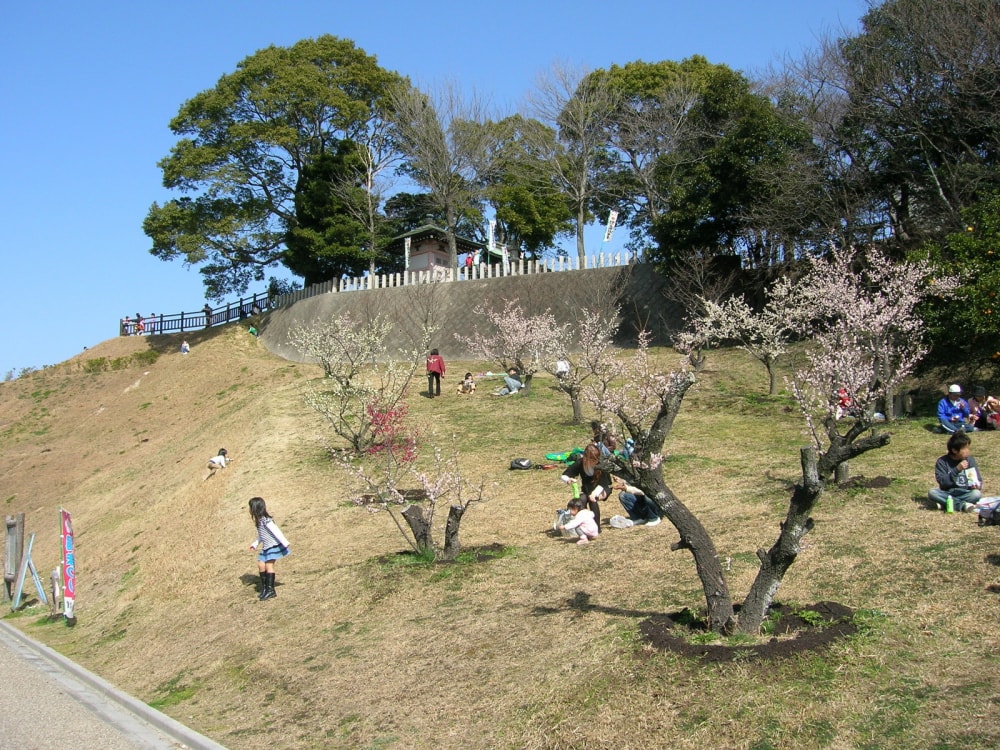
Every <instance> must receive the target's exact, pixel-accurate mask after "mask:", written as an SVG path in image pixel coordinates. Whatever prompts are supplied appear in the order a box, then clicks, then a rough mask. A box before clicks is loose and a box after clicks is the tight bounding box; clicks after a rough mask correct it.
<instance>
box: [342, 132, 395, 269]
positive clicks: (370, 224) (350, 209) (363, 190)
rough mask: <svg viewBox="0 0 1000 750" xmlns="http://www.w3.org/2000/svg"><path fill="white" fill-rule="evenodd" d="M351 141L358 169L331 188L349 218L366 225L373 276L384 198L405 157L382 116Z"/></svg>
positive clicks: (382, 218) (370, 267)
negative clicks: (391, 171)
mask: <svg viewBox="0 0 1000 750" xmlns="http://www.w3.org/2000/svg"><path fill="white" fill-rule="evenodd" d="M352 139H353V140H354V143H355V144H357V150H356V152H355V154H356V158H357V168H356V169H354V170H353V171H352V172H350V173H348V174H347V175H343V176H342V178H341V179H340V180H338V181H336V182H334V183H333V184H332V185H331V186H330V189H331V191H332V192H333V194H334V195H335V196H336V197H337V198H339V199H340V201H341V202H342V206H343V208H344V210H345V211H346V212H347V213H348V215H349V216H350V217H351V218H352V219H354V220H355V221H357V222H358V223H359V224H361V225H362V226H364V228H365V233H366V234H367V240H366V245H367V253H368V256H369V265H368V271H369V273H370V274H371V275H372V276H374V275H375V272H376V259H377V257H378V249H379V246H380V245H381V243H382V240H383V239H384V232H383V227H384V226H385V224H386V222H385V217H384V215H383V214H382V213H381V211H380V210H379V209H380V208H381V206H382V199H383V196H384V195H385V194H386V193H387V192H388V191H389V190H390V189H391V188H392V181H391V179H390V174H389V173H390V170H391V169H392V168H394V167H395V166H397V165H398V164H399V162H400V160H401V159H402V154H400V152H399V151H398V149H397V148H396V145H395V143H394V141H393V138H392V127H391V125H390V124H389V121H388V120H387V119H386V118H385V117H384V116H383V115H382V113H378V116H377V117H372V118H370V119H369V120H368V121H367V122H365V123H363V124H362V125H361V126H360V127H358V128H357V130H356V131H354V132H352Z"/></svg>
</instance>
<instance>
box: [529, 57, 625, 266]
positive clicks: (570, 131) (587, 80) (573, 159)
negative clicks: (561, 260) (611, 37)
mask: <svg viewBox="0 0 1000 750" xmlns="http://www.w3.org/2000/svg"><path fill="white" fill-rule="evenodd" d="M619 98H620V97H619V95H618V94H617V93H616V90H615V89H614V87H613V86H611V85H610V83H609V82H608V81H607V79H606V77H604V76H588V75H587V72H586V71H585V70H582V69H579V68H571V67H568V66H566V65H563V64H560V63H557V64H554V65H553V66H552V68H551V69H550V70H549V71H548V72H547V73H546V74H543V75H541V76H540V77H539V79H538V83H537V87H536V90H535V91H534V92H532V94H531V95H530V96H529V99H528V108H529V110H530V113H531V115H532V116H533V117H535V118H536V119H538V120H539V121H541V122H542V123H544V124H545V125H548V126H550V127H551V128H552V129H553V130H554V131H555V133H556V140H555V142H554V143H552V142H551V141H546V142H542V143H539V144H538V148H537V151H538V153H539V154H540V155H541V157H542V159H543V163H544V164H545V165H546V166H547V168H548V171H549V176H550V178H551V180H552V182H553V184H554V185H555V186H556V188H557V189H558V190H559V191H560V192H562V193H563V194H564V195H565V196H566V200H567V202H568V203H569V205H570V206H571V207H572V209H573V214H574V217H575V224H576V252H577V256H578V257H579V259H580V264H581V266H582V265H583V263H584V262H585V259H586V257H587V253H586V247H585V244H584V234H583V230H584V227H586V225H587V223H588V222H589V221H590V219H591V216H592V214H591V211H590V209H591V205H592V203H593V199H594V197H595V194H596V192H597V187H598V184H599V181H600V169H601V167H602V166H604V165H606V163H607V154H606V146H607V128H608V125H609V123H610V119H611V116H612V114H613V113H614V111H615V108H616V107H617V105H618V102H619Z"/></svg>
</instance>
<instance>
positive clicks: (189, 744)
mask: <svg viewBox="0 0 1000 750" xmlns="http://www.w3.org/2000/svg"><path fill="white" fill-rule="evenodd" d="M0 631H2V632H0V638H3V637H7V638H9V639H10V640H12V641H15V642H16V644H17V645H18V646H19V647H21V648H24V649H27V650H29V651H31V652H33V653H34V654H36V655H37V656H39V657H41V658H42V659H44V660H46V661H47V662H49V663H50V664H52V665H54V666H55V667H57V668H58V669H60V670H62V671H63V672H65V673H67V674H69V675H71V676H72V677H73V678H74V679H76V680H77V681H79V682H80V683H82V684H83V685H85V686H87V687H89V688H91V689H92V690H94V691H95V692H97V693H98V694H99V695H101V696H102V697H104V698H106V699H107V700H109V701H111V702H112V703H114V704H116V705H118V706H119V707H120V708H122V709H124V710H126V711H128V712H129V713H131V714H133V715H134V716H136V717H138V718H139V719H140V720H142V721H144V722H146V723H147V724H149V725H150V726H152V727H155V728H156V729H158V730H159V731H160V732H163V733H164V734H165V735H167V737H169V738H170V739H172V740H174V741H176V742H178V743H180V744H181V745H182V746H183V747H185V748H188V749H189V750H226V748H225V746H223V745H220V744H219V743H217V742H215V741H214V740H210V739H209V738H208V737H205V736H204V735H202V734H199V733H198V732H195V731H194V730H193V729H190V728H189V727H186V726H184V725H183V724H181V723H180V722H179V721H176V720H175V719H172V718H170V717H169V716H167V715H166V714H164V713H161V712H160V711H157V710H156V709H155V708H152V707H151V706H149V705H147V704H145V703H143V702H142V701H140V700H137V699H136V698H133V697H132V696H130V695H127V694H126V693H123V692H122V691H121V690H119V689H118V688H116V687H115V686H114V685H112V684H111V683H110V682H108V681H107V680H104V679H102V678H101V677H98V676H97V675H95V674H94V673H92V672H89V671H88V670H86V669H84V668H83V667H81V666H80V665H79V664H76V663H75V662H73V661H71V660H69V659H67V658H66V657H65V656H63V655H62V654H60V653H58V652H57V651H54V650H53V649H51V648H49V647H48V646H46V645H44V644H42V643H39V642H38V641H36V640H34V639H32V638H30V637H28V636H27V635H25V634H24V633H22V632H21V631H20V630H18V629H17V628H15V627H14V626H12V625H10V624H8V623H6V622H3V621H0Z"/></svg>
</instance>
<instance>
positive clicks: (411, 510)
mask: <svg viewBox="0 0 1000 750" xmlns="http://www.w3.org/2000/svg"><path fill="white" fill-rule="evenodd" d="M401 515H402V516H403V518H405V519H406V523H407V525H408V526H409V527H410V531H411V532H412V533H413V540H414V541H415V542H416V543H417V549H419V550H420V551H421V552H426V551H428V550H433V549H434V540H433V539H431V524H430V520H429V519H428V518H427V511H426V510H424V509H423V508H421V507H420V506H419V505H410V506H408V507H407V508H406V509H405V510H404V511H403V512H402V514H401Z"/></svg>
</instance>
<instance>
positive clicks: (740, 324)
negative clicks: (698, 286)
mask: <svg viewBox="0 0 1000 750" xmlns="http://www.w3.org/2000/svg"><path fill="white" fill-rule="evenodd" d="M700 302H701V307H702V309H703V310H704V314H703V315H701V316H699V317H697V318H695V319H694V320H693V321H692V327H693V328H694V330H693V333H694V335H695V337H697V338H698V339H700V340H701V341H702V342H704V343H705V344H711V343H715V342H725V341H736V342H738V345H739V347H740V348H741V349H743V350H744V351H746V352H748V353H749V354H750V355H751V356H752V357H753V358H754V359H756V360H757V361H759V362H760V363H761V364H762V365H764V367H765V368H767V376H768V381H769V384H768V393H770V394H771V395H772V396H773V395H775V394H776V393H777V392H778V371H777V368H776V366H775V365H776V362H777V360H778V357H780V356H781V355H782V354H784V353H785V352H787V351H788V346H789V344H790V343H791V342H792V341H793V340H794V339H795V338H796V336H797V335H798V334H799V333H801V331H802V327H803V324H804V323H805V322H806V320H807V319H808V309H807V308H804V307H803V305H802V303H801V299H800V297H799V295H798V294H797V290H796V287H795V285H793V284H792V282H791V281H790V280H789V279H787V278H784V277H783V278H781V279H778V281H776V282H775V283H774V284H773V285H772V286H771V288H770V289H769V290H768V292H767V301H766V302H765V304H764V306H763V307H762V308H761V309H760V310H756V311H755V310H754V309H753V308H751V307H750V305H749V304H748V303H747V301H746V299H745V298H744V297H730V298H729V299H727V300H724V301H722V302H716V301H714V300H710V299H706V298H704V297H702V298H701V299H700Z"/></svg>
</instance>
